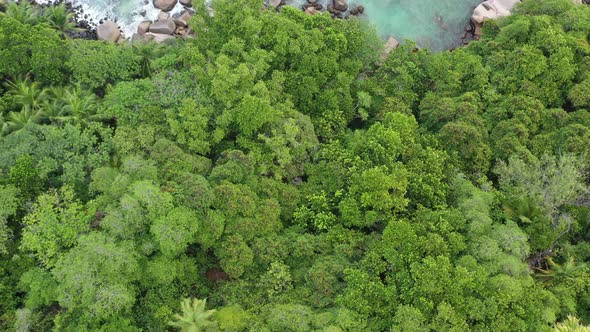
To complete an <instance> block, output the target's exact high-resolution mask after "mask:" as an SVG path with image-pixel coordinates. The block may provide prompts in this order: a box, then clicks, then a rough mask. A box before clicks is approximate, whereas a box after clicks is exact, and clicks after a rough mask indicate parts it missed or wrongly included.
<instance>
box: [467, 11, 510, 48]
mask: <svg viewBox="0 0 590 332" xmlns="http://www.w3.org/2000/svg"><path fill="white" fill-rule="evenodd" d="M519 2H520V0H486V1H483V2H482V3H480V4H479V5H478V6H477V7H475V9H474V10H473V15H471V21H470V22H469V24H467V25H466V26H465V33H464V34H463V36H462V37H461V39H462V40H463V44H465V45H466V44H468V43H469V42H470V41H471V40H479V38H480V37H481V27H482V26H483V22H484V21H486V20H491V19H497V18H500V17H504V16H508V15H510V14H511V13H512V9H513V8H514V6H516V4H517V3H519Z"/></svg>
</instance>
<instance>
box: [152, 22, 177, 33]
mask: <svg viewBox="0 0 590 332" xmlns="http://www.w3.org/2000/svg"><path fill="white" fill-rule="evenodd" d="M174 30H176V23H174V20H172V19H167V20H163V21H156V22H154V23H152V25H150V32H152V33H161V34H165V35H171V34H173V33H174Z"/></svg>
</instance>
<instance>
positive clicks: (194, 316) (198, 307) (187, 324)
mask: <svg viewBox="0 0 590 332" xmlns="http://www.w3.org/2000/svg"><path fill="white" fill-rule="evenodd" d="M206 304H207V300H206V299H204V300H199V299H184V300H182V302H181V303H180V307H181V309H182V314H176V315H174V321H171V322H169V323H168V324H169V325H170V326H174V327H178V328H180V331H182V332H201V331H203V329H204V328H206V327H209V326H211V325H212V324H213V322H212V321H211V320H210V318H211V315H213V313H214V312H215V310H205V306H206Z"/></svg>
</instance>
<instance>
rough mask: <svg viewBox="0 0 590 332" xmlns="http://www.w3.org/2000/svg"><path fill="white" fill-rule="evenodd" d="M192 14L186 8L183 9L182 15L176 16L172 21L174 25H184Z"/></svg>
mask: <svg viewBox="0 0 590 332" xmlns="http://www.w3.org/2000/svg"><path fill="white" fill-rule="evenodd" d="M192 16H193V14H192V13H191V12H189V11H188V10H186V11H184V13H182V15H180V16H179V17H178V19H175V20H174V23H176V26H181V27H186V26H187V25H188V21H189V20H190V19H191V17H192Z"/></svg>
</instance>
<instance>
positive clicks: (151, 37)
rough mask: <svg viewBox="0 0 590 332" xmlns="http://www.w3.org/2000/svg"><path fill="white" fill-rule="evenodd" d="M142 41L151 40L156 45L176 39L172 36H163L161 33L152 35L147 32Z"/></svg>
mask: <svg viewBox="0 0 590 332" xmlns="http://www.w3.org/2000/svg"><path fill="white" fill-rule="evenodd" d="M144 38H145V39H144V40H153V41H155V42H156V43H162V42H165V41H167V40H172V39H176V37H174V36H172V35H167V34H163V33H153V32H148V33H146V34H145V35H144Z"/></svg>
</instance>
